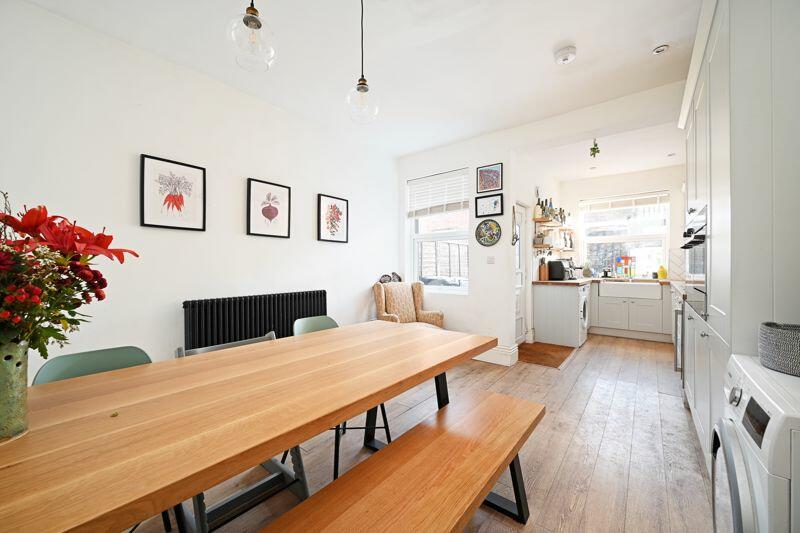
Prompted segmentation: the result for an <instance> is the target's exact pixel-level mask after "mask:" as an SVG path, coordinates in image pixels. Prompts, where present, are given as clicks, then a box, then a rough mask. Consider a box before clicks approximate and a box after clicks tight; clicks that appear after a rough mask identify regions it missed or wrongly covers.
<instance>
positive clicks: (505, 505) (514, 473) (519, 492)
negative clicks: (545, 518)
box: [483, 455, 530, 524]
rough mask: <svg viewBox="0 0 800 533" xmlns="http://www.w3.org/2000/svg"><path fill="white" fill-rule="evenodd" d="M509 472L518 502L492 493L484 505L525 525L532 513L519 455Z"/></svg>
mask: <svg viewBox="0 0 800 533" xmlns="http://www.w3.org/2000/svg"><path fill="white" fill-rule="evenodd" d="M509 470H510V471H511V485H512V486H513V487H514V499H515V500H516V501H513V502H512V501H511V500H509V499H508V498H504V497H502V496H500V495H499V494H496V493H494V492H490V493H489V495H488V496H487V497H486V499H485V500H484V502H483V504H484V505H486V506H487V507H491V508H492V509H494V510H495V511H497V512H499V513H502V514H504V515H506V516H509V517H511V518H513V519H514V520H516V521H517V522H519V523H520V524H525V523H526V522H527V521H528V517H529V516H530V511H529V510H528V496H527V495H526V494H525V482H524V481H523V479H522V467H521V466H520V464H519V455H515V456H514V459H513V460H512V461H511V464H510V465H509Z"/></svg>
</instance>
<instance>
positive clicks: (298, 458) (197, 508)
mask: <svg viewBox="0 0 800 533" xmlns="http://www.w3.org/2000/svg"><path fill="white" fill-rule="evenodd" d="M275 338H276V337H275V332H274V331H270V332H269V333H267V334H266V335H263V336H261V337H255V338H253V339H244V340H240V341H234V342H228V343H225V344H215V345H213V346H203V347H202V348H194V349H191V350H184V349H182V348H179V349H178V350H177V352H176V354H175V355H176V357H191V356H193V355H199V354H204V353H210V352H216V351H217V350H225V349H228V348H236V347H238V346H247V345H248V344H256V343H259V342H267V341H274V340H275ZM290 453H291V455H292V473H293V475H294V479H295V480H296V481H297V482H299V483H300V485H301V487H302V488H301V493H302V494H304V495H305V497H306V498H307V497H308V495H309V490H308V481H307V480H306V475H305V469H304V468H303V457H302V455H301V452H300V446H299V445H298V446H295V447H293V448H292V449H291V450H286V451H285V452H283V457H281V463H282V464H285V463H286V459H287V457H288V456H289V454H290ZM261 466H262V468H264V470H266V471H267V472H270V473H271V474H274V473H275V472H273V471H272V469H270V464H269V461H267V462H264V463H261ZM284 471H285V470H284ZM192 504H193V507H194V512H195V516H198V515H199V513H203V514H204V515H205V513H206V505H205V496H204V494H203V493H202V492H201V493H200V494H198V495H197V496H194V497H193V498H192ZM176 512H180V515H181V516H180V517H178V518H177V520H178V521H179V523H181V522H182V521H183V520H184V516H183V514H184V513H183V510H182V509H181V510H180V511H178V510H177V508H176ZM206 527H207V524H206Z"/></svg>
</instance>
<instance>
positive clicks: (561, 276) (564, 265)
mask: <svg viewBox="0 0 800 533" xmlns="http://www.w3.org/2000/svg"><path fill="white" fill-rule="evenodd" d="M547 279H549V280H550V281H564V280H568V279H578V278H577V277H575V265H573V264H572V259H555V260H551V261H548V262H547Z"/></svg>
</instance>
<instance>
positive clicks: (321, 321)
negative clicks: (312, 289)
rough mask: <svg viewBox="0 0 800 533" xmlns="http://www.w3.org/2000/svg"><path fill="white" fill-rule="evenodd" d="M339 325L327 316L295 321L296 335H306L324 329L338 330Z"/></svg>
mask: <svg viewBox="0 0 800 533" xmlns="http://www.w3.org/2000/svg"><path fill="white" fill-rule="evenodd" d="M338 327H339V324H338V323H337V322H336V321H335V320H334V319H332V318H331V317H329V316H327V315H322V316H310V317H307V318H298V319H297V320H295V321H294V328H293V329H294V334H295V335H305V334H306V333H313V332H315V331H322V330H324V329H333V328H338Z"/></svg>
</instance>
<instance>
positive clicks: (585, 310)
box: [573, 294, 589, 329]
mask: <svg viewBox="0 0 800 533" xmlns="http://www.w3.org/2000/svg"><path fill="white" fill-rule="evenodd" d="M573 301H574V300H573ZM580 313H581V327H583V329H589V298H587V297H586V295H585V294H582V295H581V304H580ZM573 323H574V322H573Z"/></svg>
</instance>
